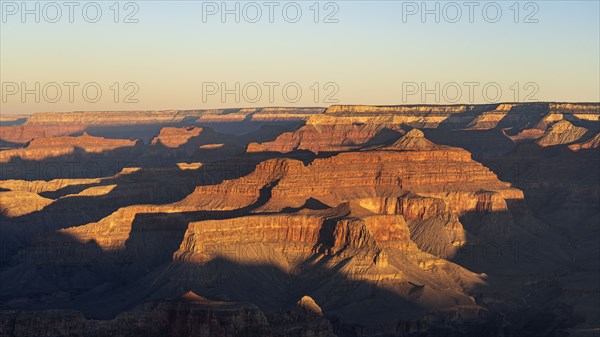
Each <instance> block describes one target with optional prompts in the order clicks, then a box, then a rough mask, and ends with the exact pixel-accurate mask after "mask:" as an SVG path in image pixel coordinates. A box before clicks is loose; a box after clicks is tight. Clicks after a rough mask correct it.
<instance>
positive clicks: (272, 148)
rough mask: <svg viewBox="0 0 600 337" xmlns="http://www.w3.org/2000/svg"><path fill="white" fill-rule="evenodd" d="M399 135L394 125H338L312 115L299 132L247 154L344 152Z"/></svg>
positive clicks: (254, 145)
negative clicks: (298, 151)
mask: <svg viewBox="0 0 600 337" xmlns="http://www.w3.org/2000/svg"><path fill="white" fill-rule="evenodd" d="M327 123H330V124H327ZM401 131H402V130H401V129H400V128H399V127H398V126H397V125H391V124H377V123H372V122H370V123H367V124H353V123H344V122H343V121H341V122H340V123H339V124H338V123H336V121H335V118H333V117H329V116H321V115H314V116H313V117H311V118H310V119H309V120H308V121H307V124H306V125H305V126H303V127H302V128H300V129H299V130H296V131H293V132H286V133H283V134H282V135H281V136H279V137H277V139H276V140H274V141H272V142H265V143H260V144H259V143H250V144H249V145H248V147H247V152H282V153H287V152H291V151H295V150H308V151H311V152H313V153H319V152H336V151H344V150H349V149H353V148H358V147H361V146H365V145H368V144H370V143H383V142H386V141H390V140H393V139H394V138H396V137H397V135H398V134H399V132H401Z"/></svg>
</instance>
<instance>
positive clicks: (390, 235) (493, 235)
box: [0, 103, 600, 337]
mask: <svg viewBox="0 0 600 337" xmlns="http://www.w3.org/2000/svg"><path fill="white" fill-rule="evenodd" d="M599 107H600V104H571V103H532V104H521V103H515V104H512V103H511V104H489V105H452V106H424V105H421V106H389V107H377V106H332V107H329V108H327V109H321V108H299V109H296V108H263V109H254V108H251V109H214V110H194V111H157V112H153V111H144V112H131V113H130V112H128V113H125V112H106V113H104V112H103V113H99V112H98V113H83V112H77V113H64V114H58V113H42V114H35V115H34V116H31V117H24V118H22V119H23V120H19V121H16V120H15V121H13V120H9V121H8V122H6V123H10V124H5V122H3V123H4V124H2V126H0V131H1V133H0V140H1V141H2V150H1V151H0V160H1V161H2V167H1V168H2V170H1V172H0V178H1V179H0V235H1V239H0V278H1V279H2V280H3V282H0V298H2V301H0V331H2V332H3V333H5V334H7V335H8V336H25V335H30V336H33V335H43V334H50V335H53V336H54V335H56V336H107V335H110V336H184V335H185V336H244V337H245V336H306V337H310V336H317V337H320V336H328V337H333V336H340V337H343V336H494V337H495V336H503V335H504V336H505V335H512V336H558V335H564V333H565V332H569V333H571V334H572V335H583V334H585V333H586V332H589V331H595V330H594V329H598V328H600V319H598V317H600V316H598V310H597V308H596V306H595V305H592V304H594V303H597V300H598V299H600V294H599V293H598V289H597V280H598V275H599V273H600V261H598V259H597V254H596V253H597V247H598V246H599V245H600V242H598V237H599V236H598V221H600V209H599V208H598V202H599V201H600V193H599V190H600V181H599V180H600V176H599V175H598V174H597V172H598V170H600V155H599V153H598V151H599V148H598V134H599V132H600V125H599V124H598V123H599V121H600V112H599V111H598V108H599ZM56 126H60V127H56ZM228 130H233V131H235V132H233V131H232V132H231V133H228ZM91 163H93V165H95V166H93V167H97V168H99V170H96V171H94V172H93V173H94V174H93V175H90V174H86V173H90V172H89V168H90V167H92V166H90V165H92V164H91ZM32 165H33V166H32ZM63 166H66V167H69V168H70V170H68V171H61V172H59V173H60V174H52V175H51V174H50V173H54V171H52V169H55V168H56V167H60V168H62V167H63ZM86 168H87V169H88V171H87V172H86ZM5 280H7V282H4V281H5Z"/></svg>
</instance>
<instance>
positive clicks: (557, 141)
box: [537, 120, 587, 146]
mask: <svg viewBox="0 0 600 337" xmlns="http://www.w3.org/2000/svg"><path fill="white" fill-rule="evenodd" d="M586 132H587V129H586V128H583V127H577V126H574V125H573V124H571V123H569V122H568V121H566V120H561V121H558V122H556V123H555V124H553V125H552V126H551V127H550V129H549V130H548V132H546V134H545V135H544V136H543V137H542V138H540V139H539V140H538V141H537V144H539V145H540V146H554V145H564V144H569V143H573V142H576V141H577V140H579V139H581V137H583V136H584V135H585V134H586Z"/></svg>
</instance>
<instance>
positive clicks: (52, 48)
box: [0, 0, 600, 114]
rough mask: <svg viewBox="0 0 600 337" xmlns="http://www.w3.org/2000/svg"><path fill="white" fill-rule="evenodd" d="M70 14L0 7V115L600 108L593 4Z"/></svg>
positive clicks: (151, 5)
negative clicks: (526, 105) (499, 105)
mask: <svg viewBox="0 0 600 337" xmlns="http://www.w3.org/2000/svg"><path fill="white" fill-rule="evenodd" d="M75 3H76V4H77V6H75V7H68V6H65V5H63V2H61V1H59V2H55V3H54V4H58V7H59V8H58V9H57V8H56V6H55V5H48V2H35V1H29V2H27V3H26V6H28V8H22V6H21V1H15V2H11V1H4V0H2V12H1V13H0V14H1V16H2V18H1V19H2V21H1V29H0V30H1V32H0V39H1V45H0V56H1V69H0V76H1V82H2V103H1V104H2V105H1V109H0V112H1V113H3V114H5V113H6V114H8V113H31V112H37V111H73V110H95V111H99V110H140V109H143V110H163V109H201V108H216V107H254V106H328V105H331V104H335V103H339V104H378V105H393V104H408V103H439V104H450V103H485V102H497V101H531V100H539V101H600V97H599V95H600V25H599V17H600V7H599V1H595V0H594V1H537V2H528V1H519V2H518V3H517V4H516V5H515V1H496V2H477V1H474V2H470V3H468V4H466V3H467V2H464V1H457V2H445V1H442V2H435V1H428V2H426V3H425V6H426V7H425V8H423V7H422V2H421V1H418V2H407V1H325V2H318V3H317V4H316V5H315V2H314V1H296V2H277V1H272V2H268V1H267V2H262V1H257V2H252V3H249V2H234V1H229V2H227V3H225V6H226V7H227V8H223V5H222V2H221V1H218V2H201V1H146V0H144V1H137V2H119V3H118V6H116V7H115V6H114V2H113V1H96V2H75ZM36 4H37V5H38V6H39V11H37V10H36ZM236 5H237V6H239V11H238V12H237V13H239V23H238V22H235V21H236V14H235V13H236V11H235V10H233V11H232V12H233V13H234V14H227V15H226V16H225V18H224V19H223V17H222V16H221V14H222V12H223V11H224V10H226V9H230V10H231V9H235V7H236ZM436 6H438V9H439V10H437V11H436V10H435V8H436ZM84 7H85V11H84V10H83V8H84ZM117 7H118V9H117ZM98 8H99V9H100V10H101V11H102V13H101V14H100V15H96V11H97V10H98ZM257 8H258V9H257ZM298 8H299V9H300V11H301V15H297V14H296V13H297V11H298ZM71 9H72V13H69V12H70V10H71ZM284 9H285V12H284ZM26 10H30V14H26V15H25V16H24V17H23V16H22V14H23V13H24V12H25V11H26ZM258 10H260V11H261V13H262V15H261V16H260V17H259V16H258V15H257V13H258ZM271 10H272V13H270V11H271ZM426 10H429V12H425V11H426ZM498 10H500V11H501V13H500V14H499V13H498ZM58 11H61V13H62V15H60V16H59V15H58V14H57V13H58ZM459 11H460V15H459V14H458V13H459ZM423 12H425V13H429V14H426V15H425V17H424V18H423V17H422V15H421V14H423ZM25 13H27V12H25ZM117 13H118V18H117V17H116V15H115V14H117ZM436 13H437V14H436ZM37 14H39V21H40V22H39V23H38V22H35V21H36V19H38V18H36V15H37ZM70 14H71V15H70ZM436 15H439V18H436ZM436 19H437V21H439V22H436ZM95 20H97V22H88V21H95ZM115 20H116V21H118V23H115V22H114V21H115ZM52 21H57V22H55V23H54V22H52ZM70 21H73V22H72V23H71V22H70ZM124 21H133V22H128V23H126V22H124ZM135 21H137V22H135ZM254 21H256V22H254ZM270 21H273V22H270ZM294 21H295V22H294ZM315 21H318V22H317V23H315ZM325 21H328V22H325ZM471 21H473V22H471ZM515 21H517V22H515ZM36 83H37V84H39V89H36ZM65 83H71V84H65ZM114 83H118V85H114ZM315 83H316V84H315ZM236 86H238V87H237V88H236ZM84 87H85V88H86V92H84V90H83V88H84ZM97 89H100V90H101V91H102V95H101V96H98V97H96V90H97ZM24 90H29V92H28V93H27V94H26V95H24V96H23V95H22V93H23V92H24ZM224 90H229V91H227V94H226V95H224V96H222V95H221V93H222V92H223V91H224ZM299 90H300V91H301V94H298V92H299ZM498 90H500V91H501V93H499V91H498ZM58 91H60V92H61V95H60V96H57V93H58ZM71 91H72V92H71ZM259 92H260V95H259V94H258V93H259ZM423 92H426V93H427V94H426V95H422V93H423ZM36 94H37V96H39V97H36ZM117 94H118V95H117ZM69 96H71V97H69ZM117 96H118V97H117ZM236 96H238V97H236ZM36 99H39V103H38V102H36ZM115 101H116V102H115ZM136 102H137V103H136Z"/></svg>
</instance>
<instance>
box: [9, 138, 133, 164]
mask: <svg viewBox="0 0 600 337" xmlns="http://www.w3.org/2000/svg"><path fill="white" fill-rule="evenodd" d="M135 145H136V142H135V141H131V140H121V139H106V138H102V137H93V136H90V135H89V134H87V133H84V134H83V135H81V136H60V137H44V138H36V139H33V140H31V141H30V142H29V143H28V145H27V147H26V148H24V149H13V150H6V151H2V152H0V162H8V161H10V160H11V159H13V158H18V159H21V160H34V161H42V160H44V159H47V158H52V157H59V156H65V155H70V154H73V153H74V152H75V151H76V149H80V150H81V151H84V152H86V153H102V152H105V151H111V150H115V149H119V148H126V147H133V146H135Z"/></svg>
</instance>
